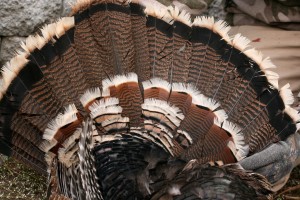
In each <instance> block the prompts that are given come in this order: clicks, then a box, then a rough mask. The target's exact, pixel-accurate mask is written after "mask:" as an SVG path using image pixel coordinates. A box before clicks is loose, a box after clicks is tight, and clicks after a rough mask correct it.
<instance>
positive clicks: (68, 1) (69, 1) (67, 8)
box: [62, 0, 77, 16]
mask: <svg viewBox="0 0 300 200" xmlns="http://www.w3.org/2000/svg"><path fill="white" fill-rule="evenodd" d="M62 1H63V12H62V16H69V15H70V13H71V10H72V9H71V7H72V6H71V5H74V4H75V2H76V1H77V0H62Z"/></svg>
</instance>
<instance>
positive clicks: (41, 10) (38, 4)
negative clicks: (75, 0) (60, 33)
mask: <svg viewBox="0 0 300 200" xmlns="http://www.w3.org/2000/svg"><path fill="white" fill-rule="evenodd" d="M0 8H1V9H0V19H1V23H0V35H1V36H14V35H16V36H27V35H30V34H31V33H33V32H35V31H36V30H37V29H38V28H41V27H42V25H43V24H45V23H49V22H52V21H54V20H55V19H57V18H59V17H60V16H61V13H62V9H63V7H62V0H51V1H49V0H38V1H37V0H22V1H20V0H0Z"/></svg>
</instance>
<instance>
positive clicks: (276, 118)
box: [0, 0, 300, 200]
mask: <svg viewBox="0 0 300 200" xmlns="http://www.w3.org/2000/svg"><path fill="white" fill-rule="evenodd" d="M229 29H230V28H229V27H228V26H227V25H226V23H225V22H223V21H215V20H214V19H213V18H212V17H206V16H201V17H196V18H194V19H191V17H190V14H189V13H187V12H186V11H180V10H179V9H178V8H177V7H165V6H163V5H162V4H160V3H158V2H156V1H154V0H132V1H123V0H78V2H77V3H76V4H75V5H74V6H73V15H72V16H71V17H65V18H62V19H59V20H58V21H56V22H55V23H53V24H49V25H46V26H44V27H43V28H42V29H41V30H40V32H39V33H37V34H36V35H33V36H29V37H28V38H27V40H26V41H25V42H24V43H22V45H21V46H22V48H23V51H20V52H18V54H17V55H16V56H15V57H14V58H12V59H11V61H9V62H8V63H7V64H6V65H4V66H3V67H2V72H1V73H2V75H1V79H0V85H1V87H0V99H1V102H0V112H1V116H0V119H1V120H0V127H1V129H0V145H1V146H0V152H1V153H2V154H5V155H8V156H12V157H15V158H17V159H18V160H20V161H22V162H24V163H26V164H28V165H30V166H31V167H32V168H34V169H35V170H36V171H39V172H40V173H42V174H45V175H48V176H49V190H48V197H49V198H50V199H79V200H89V199H270V198H272V192H273V191H276V190H278V189H279V188H280V187H282V186H283V185H284V184H285V182H286V179H287V177H288V174H289V171H287V170H286V169H287V166H289V165H291V163H293V164H295V163H297V162H299V158H292V157H286V156H287V155H290V154H289V150H290V149H291V148H292V146H297V145H298V147H299V145H300V144H299V143H300V142H299V141H300V139H299V137H298V135H296V131H297V129H299V127H300V124H299V121H300V120H299V119H300V116H299V114H298V112H297V111H296V110H294V109H293V108H291V104H292V103H293V95H292V92H291V90H290V89H289V85H285V86H283V87H279V86H278V75H277V74H275V73H274V72H272V71H270V69H271V68H274V67H275V66H274V65H273V64H272V62H271V61H270V59H269V58H268V57H267V58H263V56H262V54H261V53H260V52H258V51H256V50H255V49H252V48H250V47H249V43H250V41H249V40H248V39H247V38H245V37H243V36H241V35H240V34H237V35H235V36H233V37H231V36H229V34H228V31H229ZM283 158H288V159H287V161H283V160H282V159H283ZM289 159H290V160H291V162H288V161H290V160H289ZM296 159H298V160H297V162H296V161H295V160H296ZM275 168H276V170H275V171H274V170H273V169H275ZM272 173H273V174H272Z"/></svg>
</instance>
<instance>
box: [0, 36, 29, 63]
mask: <svg viewBox="0 0 300 200" xmlns="http://www.w3.org/2000/svg"><path fill="white" fill-rule="evenodd" d="M25 38H26V37H3V38H2V42H1V48H0V66H2V65H4V64H5V62H7V61H9V60H10V59H11V58H12V57H13V56H14V55H15V53H16V50H18V49H21V47H20V42H21V41H24V40H25Z"/></svg>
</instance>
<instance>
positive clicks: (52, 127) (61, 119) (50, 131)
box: [43, 104, 78, 141]
mask: <svg viewBox="0 0 300 200" xmlns="http://www.w3.org/2000/svg"><path fill="white" fill-rule="evenodd" d="M77 113H78V111H77V109H76V107H75V105H74V104H71V105H69V106H67V107H65V112H64V113H60V114H58V115H57V117H56V118H55V119H53V120H51V121H50V122H49V123H48V125H47V128H46V129H45V131H44V134H43V139H45V140H48V141H51V140H52V139H53V137H54V136H55V134H56V133H57V131H58V130H59V129H60V128H61V127H63V126H65V125H67V124H70V123H72V122H74V121H76V120H77Z"/></svg>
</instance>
